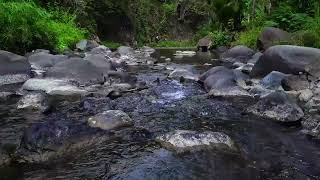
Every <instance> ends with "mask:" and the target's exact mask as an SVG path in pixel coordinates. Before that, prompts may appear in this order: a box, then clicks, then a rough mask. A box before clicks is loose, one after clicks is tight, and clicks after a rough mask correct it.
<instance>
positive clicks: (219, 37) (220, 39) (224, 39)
mask: <svg viewBox="0 0 320 180" xmlns="http://www.w3.org/2000/svg"><path fill="white" fill-rule="evenodd" d="M208 36H209V37H210V39H211V41H212V47H215V48H216V47H219V46H228V45H230V43H231V39H232V37H231V35H230V33H228V32H223V31H213V32H209V33H208Z"/></svg>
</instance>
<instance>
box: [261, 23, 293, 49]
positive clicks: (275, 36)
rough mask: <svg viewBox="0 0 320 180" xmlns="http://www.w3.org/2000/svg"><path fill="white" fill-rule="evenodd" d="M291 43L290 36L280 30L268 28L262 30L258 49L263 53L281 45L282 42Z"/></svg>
mask: <svg viewBox="0 0 320 180" xmlns="http://www.w3.org/2000/svg"><path fill="white" fill-rule="evenodd" d="M283 41H285V42H288V41H290V34H289V33H288V32H286V31H283V30H281V29H279V28H274V27H266V28H264V29H263V30H262V32H261V34H260V35H259V37H258V41H257V47H258V49H259V50H261V51H265V50H267V49H268V48H269V47H271V46H273V45H275V44H279V43H280V42H283Z"/></svg>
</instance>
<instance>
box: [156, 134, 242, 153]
mask: <svg viewBox="0 0 320 180" xmlns="http://www.w3.org/2000/svg"><path fill="white" fill-rule="evenodd" d="M156 140H157V141H158V142H160V143H161V144H162V145H163V146H164V147H166V148H168V149H173V150H175V151H176V152H186V151H194V150H201V149H207V148H212V147H213V148H218V149H224V148H226V149H229V150H236V147H235V144H234V142H233V141H232V140H231V138H230V137H229V136H228V135H226V134H224V133H221V132H209V131H206V132H202V133H200V132H196V131H187V130H175V131H173V132H170V133H167V134H165V135H162V136H159V137H157V138H156Z"/></svg>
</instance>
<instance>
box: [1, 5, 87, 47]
mask: <svg viewBox="0 0 320 180" xmlns="http://www.w3.org/2000/svg"><path fill="white" fill-rule="evenodd" d="M0 9H1V11H0V26H1V27H2V28H1V29H0V42H1V44H0V48H1V49H4V50H8V51H12V52H17V53H25V52H26V51H30V50H33V49H37V48H46V49H51V50H56V51H62V50H64V49H66V48H68V47H69V48H71V47H72V46H73V45H74V44H75V43H76V42H78V41H79V40H81V39H83V38H84V35H85V31H84V30H81V29H78V28H77V27H76V25H75V23H74V18H75V17H74V16H72V15H70V14H69V16H68V18H66V15H64V16H63V17H64V18H63V19H64V21H59V20H56V19H54V18H53V16H52V14H51V13H49V12H48V11H46V10H45V9H42V8H40V7H38V6H37V5H36V4H34V3H32V2H3V1H0ZM61 17H62V16H61Z"/></svg>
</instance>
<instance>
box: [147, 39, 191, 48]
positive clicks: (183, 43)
mask: <svg viewBox="0 0 320 180" xmlns="http://www.w3.org/2000/svg"><path fill="white" fill-rule="evenodd" d="M151 46H152V47H193V46H194V43H192V42H191V41H185V40H180V41H173V40H162V41H159V42H158V43H154V44H151Z"/></svg>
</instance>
